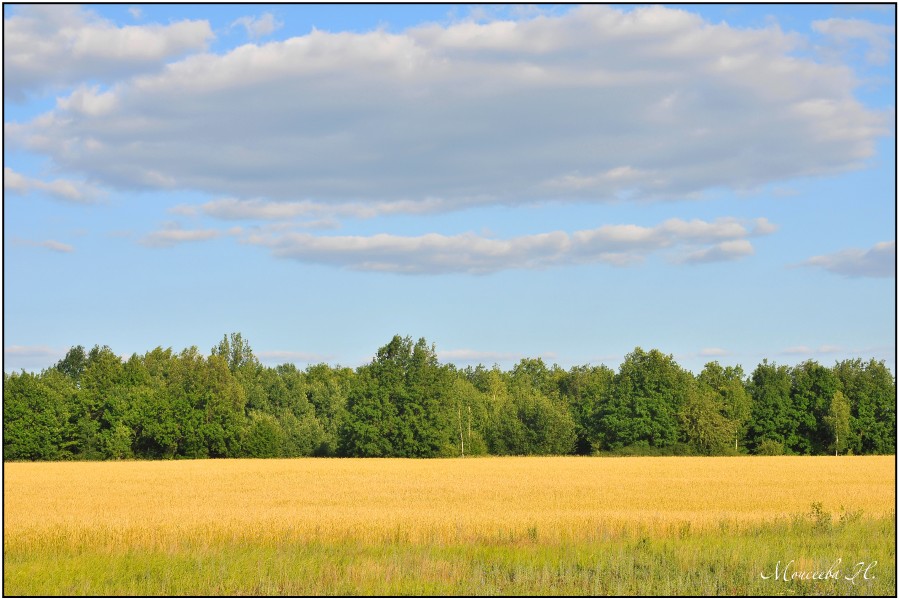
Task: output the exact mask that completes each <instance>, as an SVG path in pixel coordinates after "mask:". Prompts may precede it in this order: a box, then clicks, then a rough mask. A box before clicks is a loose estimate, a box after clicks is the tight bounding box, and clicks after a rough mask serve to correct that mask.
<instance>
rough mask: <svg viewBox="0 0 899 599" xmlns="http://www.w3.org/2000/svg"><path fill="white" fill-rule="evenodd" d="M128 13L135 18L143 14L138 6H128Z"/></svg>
mask: <svg viewBox="0 0 899 599" xmlns="http://www.w3.org/2000/svg"><path fill="white" fill-rule="evenodd" d="M128 14H130V15H131V18H133V19H135V20H137V19H140V18H141V17H142V16H144V12H143V11H142V10H141V9H140V7H139V6H131V7H129V8H128Z"/></svg>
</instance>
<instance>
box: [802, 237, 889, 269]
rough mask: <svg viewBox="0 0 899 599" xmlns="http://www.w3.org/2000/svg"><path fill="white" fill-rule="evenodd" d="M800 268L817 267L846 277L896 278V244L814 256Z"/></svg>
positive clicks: (883, 244)
mask: <svg viewBox="0 0 899 599" xmlns="http://www.w3.org/2000/svg"><path fill="white" fill-rule="evenodd" d="M800 266H817V267H820V268H823V269H825V270H827V271H830V272H832V273H834V274H839V275H843V276H846V277H894V276H895V275H896V242H895V241H883V242H880V243H876V244H874V247H872V248H871V249H869V250H861V249H857V248H850V249H846V250H842V251H839V252H836V253H833V254H825V255H823V256H813V257H812V258H809V259H808V260H806V261H805V262H802V263H801V264H800Z"/></svg>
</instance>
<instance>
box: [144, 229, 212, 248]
mask: <svg viewBox="0 0 899 599" xmlns="http://www.w3.org/2000/svg"><path fill="white" fill-rule="evenodd" d="M222 235H223V232H222V231H218V230H216V229H183V228H181V225H179V224H178V223H169V224H168V225H167V226H166V227H165V228H163V229H162V230H160V231H154V232H152V233H149V234H148V235H145V236H144V237H142V238H141V239H140V241H139V243H140V244H141V245H144V246H147V247H172V246H175V245H177V244H179V243H187V242H191V241H207V240H210V239H215V238H217V237H221V236H222Z"/></svg>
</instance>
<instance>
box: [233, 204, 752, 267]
mask: <svg viewBox="0 0 899 599" xmlns="http://www.w3.org/2000/svg"><path fill="white" fill-rule="evenodd" d="M756 222H757V221H756ZM765 222H766V223H767V221H765ZM758 234H759V233H757V232H756V230H754V229H750V228H749V227H747V226H746V225H745V224H744V223H741V222H740V221H737V220H736V219H731V218H724V219H718V220H716V221H714V222H706V221H701V220H692V221H683V220H680V219H670V220H667V221H665V222H663V223H661V224H660V225H657V226H655V227H642V226H638V225H605V226H602V227H599V228H596V229H590V230H583V231H575V232H573V233H570V234H569V233H565V232H563V231H553V232H551V233H541V234H536V235H524V236H520V237H515V238H512V239H506V240H503V239H491V238H487V237H483V236H479V235H476V234H474V233H463V234H459V235H450V236H448V235H440V234H436V233H430V234H427V235H421V236H418V237H403V236H397V235H387V234H379V235H373V236H368V237H364V236H314V235H310V234H308V233H296V232H277V231H272V230H255V231H253V232H251V233H249V234H247V235H246V236H244V237H243V238H242V241H243V242H244V243H248V244H252V245H261V246H264V247H268V248H270V249H271V251H272V253H273V254H274V255H275V256H277V257H280V258H289V259H293V260H297V261H300V262H308V263H314V264H327V265H332V266H338V267H343V268H349V269H351V270H363V271H383V272H394V273H404V274H444V273H460V272H461V273H470V274H486V273H490V272H496V271H500V270H507V269H541V268H547V267H550V266H556V265H568V264H586V263H603V264H608V265H611V266H619V267H621V266H630V265H633V264H637V263H639V262H641V261H642V260H643V259H644V258H645V257H646V256H647V255H649V254H651V253H653V252H657V251H660V250H681V249H683V248H691V247H696V246H702V245H707V244H713V245H712V249H713V250H714V251H718V252H720V255H718V254H715V253H714V252H710V253H709V255H708V256H706V258H705V260H703V261H712V260H715V259H733V258H736V257H739V256H740V255H745V254H746V253H747V251H746V250H745V248H744V246H743V244H742V243H738V242H743V241H745V243H746V244H748V243H749V242H748V241H746V240H745V239H744V238H745V237H749V236H753V235H758ZM728 244H737V247H738V248H739V251H736V250H727V248H729V247H730V246H729V245H728ZM722 245H723V246H724V247H725V250H721V249H720V248H721V246H722ZM749 248H750V250H751V245H750V246H749ZM748 253H751V251H750V252H748ZM697 261H698V260H697Z"/></svg>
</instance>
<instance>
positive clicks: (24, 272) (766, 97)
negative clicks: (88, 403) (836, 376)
mask: <svg viewBox="0 0 899 599" xmlns="http://www.w3.org/2000/svg"><path fill="white" fill-rule="evenodd" d="M894 22H895V8H894V7H893V6H890V5H879V6H873V7H869V8H865V7H858V6H838V5H792V6H791V5H721V6H716V5H700V6H690V5H677V6H668V7H666V6H623V7H618V6H615V5H607V6H588V7H577V6H542V5H541V6H526V7H512V6H503V7H491V6H451V5H418V6H385V5H370V6H364V5H353V6H340V5H325V6H304V5H281V4H276V5H264V4H252V5H85V6H80V7H79V6H74V5H56V6H16V5H5V6H4V114H5V117H4V118H5V121H4V194H3V195H4V215H3V216H4V220H3V222H4V225H3V233H4V243H3V250H4V258H3V265H4V274H3V282H4V307H3V310H4V312H3V313H4V335H3V337H4V339H3V341H4V370H5V371H7V372H9V371H16V370H19V369H22V368H24V369H28V370H32V369H37V370H39V369H41V368H44V367H47V366H50V365H52V364H53V363H55V362H56V361H57V360H58V359H59V358H61V357H62V356H63V355H64V354H65V352H66V350H67V349H68V348H69V347H71V346H73V345H76V344H81V345H84V346H86V347H90V346H92V345H94V344H101V345H102V344H106V345H109V346H110V347H111V348H112V349H113V350H114V351H116V352H117V353H120V354H122V355H124V356H127V355H130V354H131V353H133V352H138V353H143V352H145V351H148V350H150V349H152V348H154V347H156V346H162V347H172V348H174V349H175V350H176V351H179V350H180V349H182V348H185V347H189V346H193V345H196V346H198V347H199V348H200V349H201V350H202V351H204V352H206V351H208V350H209V348H210V347H212V346H213V345H214V344H215V343H217V341H218V340H220V339H221V337H222V335H224V334H225V333H229V332H232V331H240V332H241V333H242V334H243V335H244V337H246V338H247V339H248V340H249V341H250V343H251V345H252V347H253V349H254V351H255V352H256V354H257V356H259V357H260V359H261V360H262V361H263V362H264V363H266V364H270V365H274V364H278V363H283V362H293V363H296V364H297V365H299V366H301V367H303V366H305V365H306V364H309V363H317V362H322V361H324V362H328V363H330V364H342V365H345V366H353V367H355V366H358V365H360V364H363V363H365V362H367V361H369V360H370V359H371V356H372V355H373V354H374V353H375V351H376V350H377V348H378V347H380V346H382V345H384V344H385V343H386V342H387V341H389V339H390V338H391V336H392V335H394V334H397V333H398V334H401V335H410V336H412V337H413V338H418V337H425V338H426V339H427V340H428V341H430V342H433V343H435V344H436V347H437V351H438V355H439V356H440V358H441V360H443V361H444V362H454V363H456V364H458V365H460V366H465V365H467V364H477V363H484V364H486V365H492V364H493V363H498V364H499V365H500V366H502V367H503V368H509V367H511V366H512V365H513V364H514V363H516V362H517V361H518V360H520V359H521V358H523V357H542V358H543V359H544V360H546V361H547V362H548V363H558V364H559V365H561V366H563V367H566V368H568V367H570V366H572V365H575V364H585V363H591V364H600V363H604V364H606V365H608V366H611V367H612V368H617V366H618V365H619V364H620V362H621V361H622V359H623V358H624V355H625V354H626V353H628V352H630V351H631V350H633V349H634V347H637V346H640V347H643V348H644V349H648V348H658V349H660V350H662V351H663V352H665V353H670V354H673V355H674V357H675V359H676V360H677V361H678V362H679V363H680V364H682V365H683V366H685V367H686V368H689V369H691V370H693V371H694V372H698V371H699V370H701V368H702V366H703V364H705V363H706V362H708V361H711V360H718V361H719V362H721V363H722V364H742V365H743V366H744V368H745V369H746V370H747V372H748V371H751V370H752V369H753V368H754V367H755V365H756V364H758V363H759V362H760V361H761V359H762V358H768V359H769V360H770V361H775V362H777V363H786V364H795V363H799V362H801V361H804V360H807V359H815V360H818V361H819V362H821V363H823V364H826V365H830V364H833V363H834V362H835V361H836V360H842V359H845V358H852V357H861V358H864V359H868V358H872V357H873V358H875V359H883V360H886V361H887V362H888V364H889V365H890V366H891V367H892V365H893V363H894V362H895V324H896V321H895V314H896V294H895V289H896V287H895V227H896V189H895V180H896V170H895V169H896V158H895V150H894V148H895V105H896V101H895V87H896V82H895V75H894V73H895V28H894Z"/></svg>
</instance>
